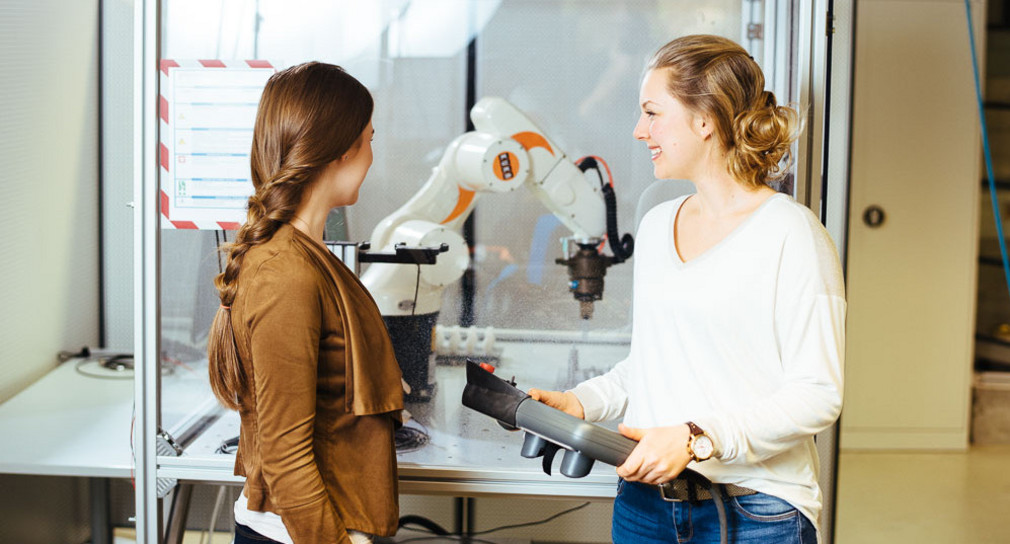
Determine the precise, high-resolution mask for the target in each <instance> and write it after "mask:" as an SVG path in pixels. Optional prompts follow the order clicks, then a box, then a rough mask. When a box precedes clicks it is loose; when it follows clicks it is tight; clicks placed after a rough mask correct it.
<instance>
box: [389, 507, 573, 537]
mask: <svg viewBox="0 0 1010 544" xmlns="http://www.w3.org/2000/svg"><path fill="white" fill-rule="evenodd" d="M589 505H590V502H589V501H587V502H584V503H582V504H580V505H578V506H575V507H572V508H569V509H567V510H562V511H560V512H558V513H557V514H554V515H553V516H550V517H547V518H544V519H542V520H538V521H529V522H526V523H515V524H512V525H501V526H499V527H494V528H492V529H487V530H485V531H477V532H474V533H468V534H465V535H461V534H456V533H449V532H448V531H446V530H445V529H444V528H443V527H442V526H440V525H438V524H437V523H435V522H434V521H431V520H429V519H427V518H423V517H421V516H404V517H402V518H400V527H402V528H404V529H406V530H408V531H427V532H429V533H433V535H434V536H425V537H415V538H408V539H407V540H400V541H399V542H400V544H403V543H406V542H419V541H422V540H431V539H435V538H442V539H444V538H454V539H455V538H458V539H466V540H465V541H466V542H489V541H487V540H481V539H475V538H473V537H475V536H478V535H486V534H489V533H494V532H497V531H504V530H506V529H518V528H521V527H532V526H534V525H543V524H544V523H548V522H551V521H554V520H556V519H558V518H559V517H561V516H564V515H567V514H571V513H572V512H575V511H577V510H581V509H583V508H585V507H587V506H589ZM408 518H409V519H408ZM404 520H407V521H404ZM406 523H416V524H419V525H424V526H425V527H426V528H425V529H415V528H412V527H406V526H405V524H406Z"/></svg>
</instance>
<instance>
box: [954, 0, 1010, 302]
mask: <svg viewBox="0 0 1010 544" xmlns="http://www.w3.org/2000/svg"><path fill="white" fill-rule="evenodd" d="M964 8H965V10H966V14H967V16H968V39H969V40H970V42H971V67H972V70H974V73H975V98H976V99H977V100H978V118H979V120H980V121H981V122H982V149H983V151H984V153H985V171H986V176H987V178H988V181H989V194H990V195H991V197H992V215H993V219H994V220H995V222H996V239H997V240H999V253H1000V256H1001V257H1002V258H1003V276H1004V277H1005V278H1006V284H1007V293H1008V294H1010V260H1008V259H1007V251H1006V242H1005V241H1004V240H1003V218H1002V217H1001V216H1000V212H999V199H998V198H997V196H996V179H995V177H994V176H993V172H992V153H991V152H990V151H989V131H988V129H986V126H985V104H984V103H983V102H982V85H981V83H979V78H978V55H977V54H976V52H975V25H974V24H972V22H971V21H972V18H971V0H964Z"/></svg>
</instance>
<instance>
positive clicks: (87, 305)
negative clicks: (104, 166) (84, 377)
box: [0, 0, 99, 401]
mask: <svg viewBox="0 0 1010 544" xmlns="http://www.w3.org/2000/svg"><path fill="white" fill-rule="evenodd" d="M0 51H2V54H0V119H2V120H3V121H2V123H0V165H2V168H0V308H2V310H0V401H3V400H6V399H7V398H9V397H11V396H12V395H14V394H15V393H17V392H18V391H20V390H21V389H24V388H25V387H26V386H28V385H29V384H30V383H31V382H32V381H34V380H35V379H37V378H39V377H40V376H42V375H43V374H45V373H46V372H47V371H48V370H50V369H51V368H53V367H54V366H55V365H56V354H57V352H58V351H60V350H64V349H75V350H76V349H80V347H81V346H84V345H95V343H96V342H97V340H98V315H99V308H98V304H99V289H98V284H99V281H98V255H99V251H98V191H99V183H98V141H97V138H98V3H97V0H89V1H78V2H62V1H60V0H5V2H4V3H3V6H2V7H0Z"/></svg>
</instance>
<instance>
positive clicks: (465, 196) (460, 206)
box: [439, 185, 475, 225]
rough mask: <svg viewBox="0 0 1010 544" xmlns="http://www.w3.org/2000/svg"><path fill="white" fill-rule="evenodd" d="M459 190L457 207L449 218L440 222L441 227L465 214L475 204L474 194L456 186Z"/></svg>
mask: <svg viewBox="0 0 1010 544" xmlns="http://www.w3.org/2000/svg"><path fill="white" fill-rule="evenodd" d="M456 188H457V189H459V199H457V200H456V207H455V208H453V209H452V212H450V213H449V216H448V217H446V218H445V219H443V220H442V221H440V222H439V224H440V225H444V224H446V223H448V222H449V221H452V220H453V219H456V218H457V217H459V216H460V215H461V214H462V213H463V212H465V211H466V209H467V208H468V207H470V203H471V202H473V196H474V194H475V193H474V192H473V191H470V190H468V189H464V188H462V187H460V186H458V185H457V186H456Z"/></svg>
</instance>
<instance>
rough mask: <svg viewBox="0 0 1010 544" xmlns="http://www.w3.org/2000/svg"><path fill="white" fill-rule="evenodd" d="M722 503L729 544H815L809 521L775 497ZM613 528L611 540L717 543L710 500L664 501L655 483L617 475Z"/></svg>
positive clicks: (653, 543) (641, 543) (714, 511)
mask: <svg viewBox="0 0 1010 544" xmlns="http://www.w3.org/2000/svg"><path fill="white" fill-rule="evenodd" d="M725 506H726V523H727V526H728V531H729V541H730V542H732V543H743V542H747V543H755V544H756V543H762V544H763V543H768V544H772V543H774V544H817V532H816V531H815V530H814V526H813V524H812V523H810V520H808V519H807V518H806V517H805V516H804V515H803V514H801V513H800V511H799V510H797V509H796V508H794V507H793V506H792V505H791V504H789V503H787V502H786V501H784V500H782V499H780V498H778V497H773V496H771V495H766V494H764V493H757V494H754V495H744V496H742V497H726V498H725ZM611 531H612V532H611V536H612V537H613V539H614V543H615V544H660V543H662V544H667V543H671V542H673V543H680V544H687V543H691V544H718V542H719V514H718V511H717V509H716V507H715V502H714V499H709V500H704V501H699V502H697V503H695V504H691V503H688V502H667V501H665V500H663V497H662V496H661V495H660V494H659V490H658V489H656V488H655V487H653V486H649V485H644V484H640V483H636V482H625V481H624V480H620V481H619V482H618V487H617V498H616V499H614V518H613V526H612V529H611Z"/></svg>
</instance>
